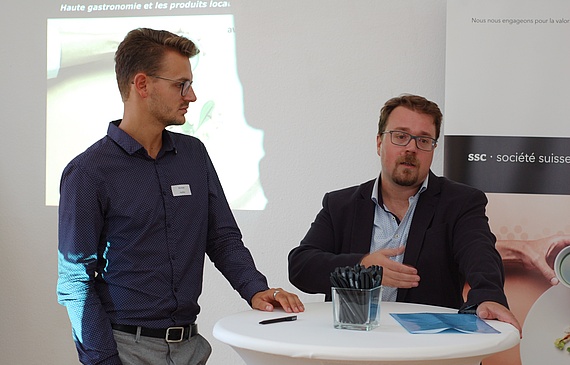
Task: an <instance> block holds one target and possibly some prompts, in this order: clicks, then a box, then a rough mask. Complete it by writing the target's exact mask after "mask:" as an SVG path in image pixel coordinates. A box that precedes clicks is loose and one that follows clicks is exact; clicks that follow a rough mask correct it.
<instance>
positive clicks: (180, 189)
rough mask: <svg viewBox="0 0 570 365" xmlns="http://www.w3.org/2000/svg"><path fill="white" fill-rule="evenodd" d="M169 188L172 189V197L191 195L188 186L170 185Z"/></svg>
mask: <svg viewBox="0 0 570 365" xmlns="http://www.w3.org/2000/svg"><path fill="white" fill-rule="evenodd" d="M170 188H171V189H172V196H185V195H192V191H190V185H188V184H180V185H172V186H171V187H170Z"/></svg>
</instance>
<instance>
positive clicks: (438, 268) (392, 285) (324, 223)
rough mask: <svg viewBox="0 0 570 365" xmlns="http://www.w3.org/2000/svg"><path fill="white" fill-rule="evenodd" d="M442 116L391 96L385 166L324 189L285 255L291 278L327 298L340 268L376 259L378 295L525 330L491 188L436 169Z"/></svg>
mask: <svg viewBox="0 0 570 365" xmlns="http://www.w3.org/2000/svg"><path fill="white" fill-rule="evenodd" d="M441 120H442V113H441V111H440V109H439V107H438V106H437V105H436V104H435V103H433V102H431V101H428V100H426V99H425V98H423V97H421V96H415V95H402V96H400V97H396V98H393V99H390V100H388V101H387V102H386V104H385V105H384V107H383V108H382V111H381V115H380V121H379V123H378V135H377V137H376V145H377V153H378V155H379V156H380V161H381V165H382V172H381V173H380V175H379V177H377V178H376V179H374V180H370V181H368V182H365V183H363V184H361V185H359V186H354V187H350V188H346V189H342V190H338V191H334V192H331V193H328V194H326V195H325V197H324V199H323V208H322V210H321V211H320V212H319V214H318V215H317V217H316V219H315V221H314V222H313V223H312V225H311V228H310V229H309V232H308V233H307V234H306V236H305V238H304V239H303V240H302V241H301V244H300V246H299V247H296V248H294V249H293V250H292V251H291V252H290V253H289V278H290V280H291V282H292V283H293V284H294V285H295V286H296V287H297V288H299V289H300V290H303V291H305V292H308V293H324V294H325V295H326V298H327V299H330V295H331V284H330V281H329V275H330V273H331V272H332V271H333V270H334V269H335V268H336V267H342V266H353V265H355V264H359V263H360V264H362V265H364V266H370V265H379V266H382V267H383V270H384V271H383V282H382V284H383V285H384V290H383V297H382V300H385V301H400V302H410V303H423V304H430V305H438V306H444V307H451V308H457V309H461V310H466V309H468V308H469V309H471V310H476V313H477V314H478V315H479V316H480V317H481V318H484V319H498V320H501V321H505V322H508V323H511V324H513V325H514V326H515V327H516V328H517V329H519V331H520V330H521V327H520V325H519V323H518V321H517V320H516V318H515V317H514V315H513V314H512V313H511V312H510V311H509V309H508V304H507V299H506V296H505V294H504V291H503V284H504V274H503V266H502V262H501V257H500V256H499V254H498V252H497V251H496V250H495V236H494V235H493V234H492V233H491V230H490V228H489V225H488V219H487V216H486V215H485V207H486V204H487V199H486V197H485V194H484V193H483V192H481V191H479V190H477V189H474V188H472V187H469V186H466V185H462V184H459V183H456V182H453V181H450V180H448V179H446V178H444V177H437V176H435V175H434V174H433V173H432V172H431V171H430V166H431V163H432V160H433V153H434V152H433V151H434V149H435V148H436V146H437V140H438V138H439V134H440V129H441ZM466 282H467V283H468V284H469V285H470V290H469V293H468V295H467V301H466V302H465V301H464V299H463V288H464V284H465V283H466Z"/></svg>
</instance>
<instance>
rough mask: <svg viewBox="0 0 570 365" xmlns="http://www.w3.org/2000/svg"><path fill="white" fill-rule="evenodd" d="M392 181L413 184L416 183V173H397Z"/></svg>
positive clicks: (399, 183) (402, 184) (407, 184)
mask: <svg viewBox="0 0 570 365" xmlns="http://www.w3.org/2000/svg"><path fill="white" fill-rule="evenodd" d="M393 179H394V182H395V183H396V184H398V185H400V186H414V185H416V184H417V183H418V175H417V174H406V173H402V174H398V175H395V176H394V178H393Z"/></svg>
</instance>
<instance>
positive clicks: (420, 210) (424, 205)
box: [404, 172, 441, 267]
mask: <svg viewBox="0 0 570 365" xmlns="http://www.w3.org/2000/svg"><path fill="white" fill-rule="evenodd" d="M440 190H441V182H440V180H439V179H438V178H437V176H435V175H434V174H433V173H431V172H430V177H429V181H428V188H427V190H426V191H424V192H423V193H422V194H421V195H420V199H419V200H418V205H417V206H416V210H415V212H414V217H413V219H412V225H411V226H410V232H409V233H408V241H407V242H406V254H405V256H404V263H405V264H409V265H412V266H414V267H415V266H416V263H417V261H418V257H419V255H420V252H421V250H422V247H423V245H424V238H425V233H426V231H427V229H428V227H429V226H430V223H431V221H432V218H433V215H434V214H435V208H436V206H437V202H438V200H439V192H440Z"/></svg>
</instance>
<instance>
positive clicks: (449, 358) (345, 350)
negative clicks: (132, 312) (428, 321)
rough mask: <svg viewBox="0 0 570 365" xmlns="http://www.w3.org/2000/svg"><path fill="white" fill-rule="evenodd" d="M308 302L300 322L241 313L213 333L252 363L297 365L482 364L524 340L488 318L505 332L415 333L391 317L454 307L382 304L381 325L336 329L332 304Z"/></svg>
mask: <svg viewBox="0 0 570 365" xmlns="http://www.w3.org/2000/svg"><path fill="white" fill-rule="evenodd" d="M305 306H306V309H305V312H303V313H298V314H297V320H296V321H292V322H282V323H275V324H269V325H261V324H259V321H261V320H263V319H271V318H276V317H280V316H286V315H289V314H288V313H285V312H284V311H282V310H275V311H274V312H262V311H257V310H249V311H245V312H240V313H236V314H233V315H230V316H227V317H225V318H222V319H221V320H219V321H218V322H217V323H216V324H215V326H214V329H213V335H214V337H215V338H216V339H218V340H220V341H222V342H224V343H226V344H228V345H230V346H232V347H233V348H234V350H236V351H237V352H238V354H240V355H241V356H242V358H244V360H245V361H246V363H248V364H253V363H263V362H262V361H268V359H284V358H289V359H296V360H295V361H294V362H290V363H295V364H300V363H312V362H310V361H308V360H311V359H313V360H315V359H318V360H330V361H331V362H330V363H336V361H341V362H342V363H354V364H361V363H374V364H376V363H378V364H380V363H385V362H397V363H398V364H404V363H410V364H411V363H413V364H417V363H419V362H421V361H426V363H429V361H434V360H437V361H436V362H434V363H438V364H444V363H445V364H472V363H473V364H475V363H476V364H478V363H479V361H480V360H481V359H483V358H484V357H486V356H489V355H491V354H494V353H497V352H500V351H503V350H507V349H509V348H511V347H513V346H515V345H517V344H518V343H519V333H518V331H517V330H516V329H515V328H514V327H513V326H511V325H509V324H506V323H503V322H499V321H486V322H487V323H489V324H490V325H491V326H493V327H494V328H495V329H497V330H499V331H500V332H501V333H499V334H459V333H457V334H455V333H441V334H410V333H408V332H407V331H406V330H405V329H404V328H403V327H402V326H401V325H400V324H399V323H398V322H397V321H396V320H395V319H393V318H392V317H391V316H390V313H421V312H432V313H433V312H439V313H455V312H457V311H456V310H453V309H448V308H442V307H434V306H426V305H418V304H409V303H392V302H382V303H381V317H380V326H379V327H377V328H375V329H374V330H371V331H356V330H344V329H335V328H334V327H333V313H332V304H331V303H330V302H326V303H325V302H319V303H305ZM255 354H258V355H263V354H265V355H267V356H269V357H266V358H265V360H262V361H261V360H260V361H259V362H255V361H253V360H252V357H254V356H255ZM303 359H304V360H305V361H304V362H301V361H300V360H303ZM457 359H464V361H457ZM276 363H283V364H285V363H286V362H282V361H281V360H279V361H273V363H272V364H273V365H275V364H276ZM315 363H319V364H322V363H325V362H323V361H319V362H315ZM327 363H329V362H327Z"/></svg>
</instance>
